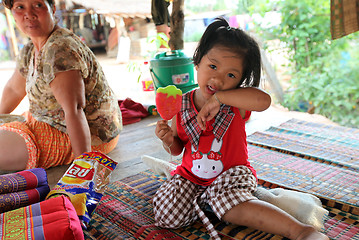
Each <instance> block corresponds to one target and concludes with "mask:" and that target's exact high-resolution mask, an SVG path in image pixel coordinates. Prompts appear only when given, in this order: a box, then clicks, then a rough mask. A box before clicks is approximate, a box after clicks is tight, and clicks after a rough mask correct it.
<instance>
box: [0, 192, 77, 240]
mask: <svg viewBox="0 0 359 240" xmlns="http://www.w3.org/2000/svg"><path fill="white" fill-rule="evenodd" d="M0 239H2V240H17V239H28V240H37V239H51V240H63V239H66V240H83V239H84V235H83V232H82V229H81V225H80V220H79V218H78V217H77V215H76V211H75V209H74V207H73V205H72V204H71V202H70V200H68V199H67V198H66V197H64V196H60V197H56V198H51V199H48V200H46V201H43V202H40V203H36V204H33V205H30V206H27V207H24V208H19V209H16V210H13V211H9V212H6V213H3V214H0Z"/></svg>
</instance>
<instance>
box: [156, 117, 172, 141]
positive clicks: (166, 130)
mask: <svg viewBox="0 0 359 240" xmlns="http://www.w3.org/2000/svg"><path fill="white" fill-rule="evenodd" d="M155 134H156V136H157V137H158V138H159V139H161V141H162V142H163V144H165V145H166V146H171V145H172V144H173V141H174V136H173V130H172V129H171V127H170V126H169V125H168V121H167V120H160V121H158V122H157V125H156V129H155Z"/></svg>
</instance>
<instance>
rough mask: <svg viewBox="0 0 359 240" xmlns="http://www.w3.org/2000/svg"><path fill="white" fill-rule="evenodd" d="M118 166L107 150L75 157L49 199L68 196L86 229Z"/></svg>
mask: <svg viewBox="0 0 359 240" xmlns="http://www.w3.org/2000/svg"><path fill="white" fill-rule="evenodd" d="M116 165H117V163H116V162H115V161H113V160H112V159H111V158H110V157H108V156H106V155H105V154H103V153H100V152H95V151H94V152H86V153H83V154H81V155H80V156H79V157H77V158H75V159H74V161H73V162H72V164H71V166H70V167H69V168H68V169H67V171H66V172H65V174H64V175H63V176H62V178H61V179H60V180H59V182H58V183H57V184H56V186H55V187H54V188H53V189H52V190H51V191H50V192H49V194H48V195H47V197H46V199H49V198H52V197H56V196H59V195H66V196H67V197H68V198H69V199H70V201H71V203H72V204H73V205H74V207H75V209H76V213H77V215H78V217H79V219H80V221H81V223H82V227H84V228H86V225H87V223H88V222H89V221H90V218H91V215H92V213H93V211H94V210H95V208H96V206H97V204H98V202H99V201H100V199H101V197H102V195H103V193H104V191H105V187H106V186H107V185H108V183H109V181H110V174H111V173H112V172H113V170H114V169H115V168H116Z"/></svg>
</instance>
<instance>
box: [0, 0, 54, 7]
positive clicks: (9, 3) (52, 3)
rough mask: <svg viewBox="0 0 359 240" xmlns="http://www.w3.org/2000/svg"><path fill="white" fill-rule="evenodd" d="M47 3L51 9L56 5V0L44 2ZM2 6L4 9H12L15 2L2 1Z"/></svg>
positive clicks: (12, 0)
mask: <svg viewBox="0 0 359 240" xmlns="http://www.w3.org/2000/svg"><path fill="white" fill-rule="evenodd" d="M44 1H47V2H48V4H49V5H50V7H53V6H54V5H55V0H44ZM2 5H4V7H6V8H8V9H11V8H12V7H13V6H14V0H2Z"/></svg>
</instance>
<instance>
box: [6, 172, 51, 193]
mask: <svg viewBox="0 0 359 240" xmlns="http://www.w3.org/2000/svg"><path fill="white" fill-rule="evenodd" d="M47 184H48V183H47V175H46V171H45V169H43V168H34V169H29V170H25V171H21V172H16V173H10V174H5V175H0V194H4V193H12V192H20V191H24V190H28V189H34V188H37V187H39V186H43V185H47Z"/></svg>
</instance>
